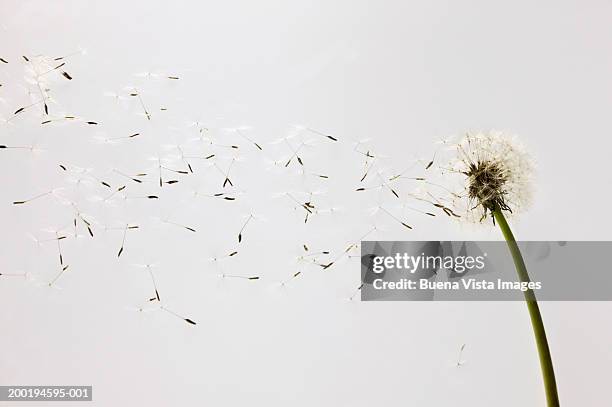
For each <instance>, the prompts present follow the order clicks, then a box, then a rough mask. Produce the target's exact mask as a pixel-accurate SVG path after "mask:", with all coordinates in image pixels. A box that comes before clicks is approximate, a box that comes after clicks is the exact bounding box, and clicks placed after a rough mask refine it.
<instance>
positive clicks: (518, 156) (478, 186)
mask: <svg viewBox="0 0 612 407" xmlns="http://www.w3.org/2000/svg"><path fill="white" fill-rule="evenodd" d="M453 149H454V150H455V152H456V157H455V158H454V159H453V161H451V165H450V166H449V168H448V170H449V172H450V173H451V174H452V175H456V176H459V177H462V179H463V191H462V192H458V193H453V194H452V197H451V200H452V202H453V204H454V208H453V209H454V210H455V212H457V213H459V214H462V216H463V217H464V218H465V220H468V221H471V222H477V223H480V222H482V221H484V220H485V219H486V218H487V217H488V216H491V215H492V212H493V211H494V210H495V209H499V210H502V211H505V212H508V213H509V214H512V215H516V214H518V213H520V212H521V211H523V210H524V209H526V208H527V207H528V206H529V203H530V201H531V195H532V191H531V179H532V174H533V163H532V159H531V157H530V156H529V154H528V153H527V152H526V151H525V149H524V148H523V146H522V145H521V144H520V142H519V141H518V140H517V139H516V138H515V137H513V136H509V135H507V134H504V133H502V132H499V131H489V132H478V133H467V134H465V136H463V137H462V138H461V139H460V140H459V141H458V142H457V143H456V144H454V146H453ZM449 175H450V174H449Z"/></svg>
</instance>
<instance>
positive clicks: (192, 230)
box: [162, 220, 196, 233]
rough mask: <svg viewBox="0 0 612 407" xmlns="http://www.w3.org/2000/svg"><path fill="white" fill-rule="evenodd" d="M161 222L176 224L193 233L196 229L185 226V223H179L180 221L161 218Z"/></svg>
mask: <svg viewBox="0 0 612 407" xmlns="http://www.w3.org/2000/svg"><path fill="white" fill-rule="evenodd" d="M162 222H163V223H167V224H169V225H173V226H178V227H180V228H183V229H186V230H188V231H190V232H194V233H195V232H196V230H195V229H194V228H192V227H190V226H185V225H182V224H180V223H175V222H170V221H169V220H162Z"/></svg>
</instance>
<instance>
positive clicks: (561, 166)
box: [0, 0, 612, 406]
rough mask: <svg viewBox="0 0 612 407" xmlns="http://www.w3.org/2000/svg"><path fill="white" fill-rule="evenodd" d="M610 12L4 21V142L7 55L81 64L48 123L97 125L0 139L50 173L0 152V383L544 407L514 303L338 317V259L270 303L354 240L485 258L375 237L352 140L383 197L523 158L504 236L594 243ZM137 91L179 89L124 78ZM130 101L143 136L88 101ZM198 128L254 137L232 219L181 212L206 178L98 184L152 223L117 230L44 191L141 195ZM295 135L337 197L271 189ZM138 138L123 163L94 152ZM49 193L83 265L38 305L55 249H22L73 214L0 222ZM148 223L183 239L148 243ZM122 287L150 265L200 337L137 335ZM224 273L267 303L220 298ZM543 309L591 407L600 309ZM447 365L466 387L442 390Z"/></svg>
mask: <svg viewBox="0 0 612 407" xmlns="http://www.w3.org/2000/svg"><path fill="white" fill-rule="evenodd" d="M611 12H612V5H611V4H610V3H609V2H605V1H594V0H590V1H584V2H578V1H555V2H553V1H540V2H528V1H515V2H511V3H509V2H498V1H493V2H492V1H463V2H453V1H446V2H445V1H411V2H408V1H382V2H374V1H370V2H368V1H333V2H330V1H327V2H323V1H311V2H287V1H258V2H250V1H225V2H210V1H202V2H197V3H196V2H192V3H186V2H178V1H174V2H150V1H148V2H147V1H138V2H136V1H134V2H119V1H105V2H98V3H96V4H94V3H93V2H82V1H74V2H70V1H55V2H42V1H40V2H36V1H6V0H5V1H3V2H2V3H1V4H0V23H1V27H0V57H2V58H5V59H6V60H8V61H9V64H3V65H0V83H2V84H3V87H1V88H0V98H1V99H2V100H3V102H2V103H1V104H0V109H1V110H0V116H2V117H4V118H5V119H8V118H10V117H11V116H12V113H13V112H14V111H15V110H16V109H17V108H18V107H20V106H23V105H25V104H27V103H28V101H29V100H30V98H29V97H28V95H27V94H26V92H25V90H24V88H23V87H21V86H22V85H25V82H24V66H25V64H24V61H23V60H21V59H20V56H21V55H30V56H32V55H36V54H43V55H48V56H60V55H64V54H67V53H71V52H73V51H76V50H78V49H79V47H83V48H85V49H87V53H86V54H85V55H76V56H73V57H71V58H70V59H69V60H68V63H67V66H66V70H67V71H69V72H70V74H71V75H72V76H73V77H74V80H73V81H70V82H68V81H65V80H63V79H62V78H61V77H58V78H56V79H54V81H53V83H54V86H53V87H52V88H53V90H52V92H51V93H52V95H53V97H54V99H55V100H56V102H57V103H56V104H52V105H50V109H51V113H52V115H53V114H54V113H57V112H66V113H70V114H75V115H78V116H81V117H85V118H87V119H88V120H96V121H98V122H99V123H100V124H99V125H98V126H87V125H85V124H83V123H68V124H65V125H57V126H56V125H51V126H47V127H44V126H41V125H40V121H41V120H43V119H42V114H41V109H40V107H39V108H33V109H29V110H28V111H27V112H24V113H23V114H22V115H21V116H20V117H18V118H16V119H14V120H11V121H10V122H9V124H3V125H2V127H0V142H1V143H2V144H7V145H25V144H29V143H33V142H35V143H37V145H39V146H40V148H42V149H44V151H43V152H41V153H39V154H31V153H30V152H29V151H21V150H10V151H9V150H5V151H1V152H0V168H1V170H2V172H1V173H2V181H3V182H2V191H1V192H0V198H1V199H0V207H1V208H2V209H1V213H2V221H3V222H2V223H3V227H2V229H1V230H0V267H1V269H0V272H1V273H18V272H28V273H29V275H30V278H29V279H28V280H24V279H21V278H9V277H0V298H1V300H0V301H1V302H0V303H1V305H2V312H1V313H0V318H1V319H0V325H1V326H2V328H3V332H2V335H0V349H1V350H2V351H1V352H2V353H1V357H0V383H1V384H41V385H43V384H56V385H59V384H80V385H89V384H91V385H93V386H94V399H95V402H94V403H89V404H87V405H92V404H94V405H100V406H111V405H112V406H134V405H147V406H169V405H183V406H191V405H203V404H204V405H216V406H225V405H228V406H229V405H241V404H246V403H249V404H251V405H266V406H269V405H304V406H306V405H337V406H368V405H387V406H396V405H397V406H399V405H412V406H447V405H458V406H490V405H498V406H517V405H530V406H532V405H533V406H535V405H543V404H544V395H543V388H542V384H541V375H540V371H539V365H538V361H537V354H536V350H535V344H534V341H533V336H532V333H531V327H530V324H529V319H528V315H527V311H526V307H525V306H524V304H522V303H360V302H359V301H356V300H354V301H349V297H350V296H351V295H353V294H354V291H355V289H356V286H357V285H358V281H359V277H358V263H357V262H356V259H347V258H346V257H344V258H342V259H341V261H339V262H338V264H337V265H335V266H334V267H332V268H330V269H328V270H327V271H325V272H324V271H322V270H321V268H320V267H318V266H311V267H308V266H307V267H305V268H304V269H303V271H304V272H303V274H302V275H301V276H300V277H299V278H296V279H291V280H290V281H289V282H288V283H287V284H285V285H284V286H282V285H281V284H279V282H280V281H284V280H287V279H288V278H289V277H290V276H291V275H292V274H293V273H294V272H296V271H297V270H298V268H297V267H298V266H297V263H296V261H295V258H296V257H297V256H299V255H300V254H301V253H302V252H303V250H302V249H301V247H302V244H304V243H307V244H309V245H310V246H311V247H312V248H313V250H315V249H316V250H324V249H328V250H332V251H333V253H332V257H333V256H335V255H340V254H341V253H342V251H343V250H344V248H345V247H346V246H347V245H348V244H349V243H350V242H353V241H355V240H356V239H358V238H359V237H360V236H361V235H362V234H364V233H365V232H366V231H367V230H369V228H370V227H371V225H372V224H376V225H377V226H380V227H381V228H382V229H384V230H383V231H377V232H376V233H374V234H372V235H370V236H369V237H370V238H376V239H381V240H393V239H401V240H410V239H417V240H418V239H434V240H444V239H453V238H454V239H479V238H480V239H499V238H501V236H500V235H499V233H498V231H497V230H495V229H492V228H491V229H478V230H473V229H470V228H464V227H460V226H458V225H456V224H453V223H451V222H450V221H449V219H448V218H446V217H443V216H437V217H436V218H428V217H423V216H416V215H417V214H416V213H412V214H411V213H410V212H408V214H409V215H410V217H411V218H410V222H411V223H412V224H413V225H414V226H415V229H414V230H413V231H407V230H406V229H405V228H402V227H401V226H399V225H398V224H397V223H394V222H393V221H392V220H391V221H390V219H389V218H385V217H384V216H381V215H380V214H379V215H376V216H374V217H372V216H370V215H369V214H368V208H370V207H372V206H374V205H376V204H377V202H379V203H380V201H377V199H379V197H377V196H376V195H375V194H374V193H371V194H364V195H360V194H359V193H356V192H355V191H354V189H355V188H356V187H358V186H359V178H360V177H361V175H362V168H361V166H362V165H363V156H360V155H359V154H358V153H356V152H354V151H353V146H354V140H360V139H364V138H370V139H371V140H370V142H369V144H368V147H367V148H372V149H373V150H375V151H376V152H377V153H380V154H382V155H385V156H387V157H388V158H387V159H386V160H384V165H385V166H387V167H388V168H390V171H391V170H393V169H396V170H402V169H404V168H406V167H409V165H408V164H409V163H412V161H411V160H412V159H413V158H414V157H415V156H417V157H422V158H423V159H424V160H425V161H427V160H428V159H429V157H430V156H431V154H432V153H433V151H434V142H435V141H436V140H437V139H439V138H440V137H446V136H449V135H453V134H458V133H460V132H462V131H465V130H470V129H489V128H498V129H502V130H507V131H510V132H513V133H517V134H519V135H520V136H521V137H522V139H523V141H524V142H525V144H527V146H528V147H529V149H530V150H531V151H532V153H533V155H534V157H535V158H536V160H537V164H538V172H537V182H536V196H535V201H534V205H533V207H532V209H531V210H530V211H529V212H528V213H526V214H525V215H524V216H522V217H521V219H520V222H518V223H517V224H516V225H515V234H516V235H517V236H518V237H519V238H520V239H523V240H529V239H531V240H608V239H610V234H609V232H608V229H609V226H610V221H609V217H608V208H607V205H608V202H609V200H610V192H609V190H608V186H609V185H610V175H609V150H610V142H609V138H610V134H612V123H611V122H610V119H609V117H610V111H611V108H612V103H611V102H612V80H611V78H612V76H611V75H610V72H612V53H611V52H610V51H611V50H610V46H609V44H610V41H611V40H612V38H611V37H612V28H611V27H612V26H611V25H610V24H609V21H610V15H611V14H610V13H611ZM145 71H149V72H161V73H165V74H173V75H178V76H180V78H181V79H180V80H179V81H170V80H165V79H164V78H161V79H158V80H156V79H147V78H142V77H138V76H135V75H134V74H136V73H139V72H145ZM129 85H133V86H137V87H138V88H139V89H140V90H141V93H142V95H143V100H145V102H146V103H147V104H148V105H149V110H151V112H152V120H151V121H147V120H146V118H144V117H143V116H142V115H140V114H139V113H140V110H139V109H140V107H139V105H138V104H137V102H136V101H135V100H134V99H133V98H132V99H128V100H127V101H126V103H125V106H120V105H117V104H116V103H115V102H114V101H113V99H112V98H109V97H106V96H104V93H105V92H107V91H114V92H123V93H125V92H126V91H125V87H126V86H129ZM34 99H36V98H34ZM160 106H165V107H167V108H168V111H167V112H163V113H162V112H160V111H159V107H160ZM195 121H199V122H202V123H205V124H207V125H209V126H211V128H215V129H217V131H218V134H219V135H220V136H219V137H223V136H224V135H226V136H227V134H228V132H226V131H223V130H222V128H226V127H235V126H243V125H245V126H250V127H251V129H249V130H246V131H247V132H248V134H249V137H252V138H253V139H256V140H258V142H260V144H262V146H263V147H264V151H263V152H258V151H257V150H255V149H253V146H252V145H249V144H248V143H247V142H245V141H244V140H240V143H241V146H240V153H239V155H240V157H241V158H242V159H243V161H241V162H239V163H238V164H236V167H235V175H234V181H236V183H239V186H240V187H241V188H242V189H244V190H245V191H246V192H245V194H244V196H243V198H244V199H239V200H238V201H237V202H235V205H234V206H231V205H229V204H228V203H227V202H223V201H220V200H214V199H206V198H193V196H192V195H193V191H194V190H195V189H199V188H202V190H203V191H207V192H209V193H213V192H217V190H221V185H220V184H221V182H222V179H220V178H219V176H220V175H219V173H218V172H215V171H216V170H215V169H214V168H210V167H206V165H204V164H201V163H198V164H197V165H196V164H194V166H196V167H197V168H194V169H195V170H196V171H195V172H196V174H194V175H190V176H183V177H181V178H180V179H181V182H180V183H179V184H177V185H174V186H170V187H164V188H162V191H160V190H159V188H158V187H157V186H156V184H155V182H156V179H155V176H152V177H151V178H149V179H148V182H147V183H145V184H144V185H143V186H136V185H133V184H131V183H130V182H129V180H128V181H126V180H122V179H121V177H119V176H117V175H114V176H112V177H111V176H109V179H110V180H111V182H112V183H113V185H117V184H120V183H127V184H126V185H128V188H129V190H130V191H132V190H133V191H134V192H133V193H134V194H138V193H149V192H151V193H158V194H160V199H159V201H156V202H150V201H127V202H119V203H117V204H116V205H115V206H105V205H101V204H100V203H95V202H92V201H91V200H90V199H91V198H92V197H93V196H94V195H104V194H106V192H105V191H104V190H103V188H100V186H99V185H97V184H95V185H94V184H91V185H84V186H81V187H79V188H78V189H75V186H74V185H73V184H70V179H71V177H70V175H67V174H66V173H64V172H62V171H61V170H60V169H59V167H58V164H59V163H64V164H70V165H74V166H79V167H88V168H93V169H94V171H95V174H97V175H99V176H102V174H109V170H110V169H112V168H120V169H124V170H125V171H126V172H139V171H143V170H148V171H151V168H154V165H155V162H152V161H148V160H147V158H149V157H151V156H157V155H158V154H162V155H168V154H170V153H171V152H169V151H168V150H167V149H165V148H164V147H163V145H165V144H175V143H177V142H178V143H183V142H186V140H188V139H190V138H193V137H197V131H196V128H195V127H193V126H190V123H193V122H195ZM294 124H304V125H307V126H310V127H313V128H315V129H319V130H323V131H327V132H331V133H333V134H334V135H335V136H336V137H337V138H338V139H339V140H340V141H339V142H338V143H333V142H328V141H326V140H324V139H321V140H318V142H317V145H316V146H315V147H312V148H309V149H306V150H305V152H304V157H303V158H304V161H305V163H306V164H307V167H308V166H310V165H312V167H313V168H312V169H313V171H314V170H317V171H323V172H326V173H329V174H330V175H335V177H333V176H332V178H330V181H329V184H324V183H321V182H320V181H316V182H314V181H313V180H312V179H309V178H307V177H304V176H302V175H300V174H297V173H296V169H297V168H298V167H297V166H296V165H295V163H293V164H292V165H291V166H290V167H289V168H288V169H284V168H276V169H272V170H267V169H266V167H268V166H269V161H270V160H277V159H282V158H287V150H286V149H285V150H283V145H282V144H281V145H272V144H270V142H271V141H273V140H275V139H278V138H280V137H283V136H286V135H287V134H289V132H290V131H291V126H292V125H294ZM134 132H141V133H142V137H140V138H137V139H134V140H133V141H129V142H125V143H120V144H117V145H107V144H95V143H94V142H93V141H94V138H95V137H96V136H103V137H118V136H122V135H126V134H131V133H134ZM266 160H268V161H266ZM219 163H220V165H221V166H223V168H225V167H226V165H227V161H222V160H221V158H220V161H219ZM417 172H418V171H417ZM168 177H170V175H169V174H168ZM313 184H314V185H313ZM56 186H63V187H66V188H68V190H67V192H66V191H65V192H64V193H63V196H64V197H69V198H70V199H73V200H75V201H78V203H79V207H80V208H82V209H81V210H83V211H84V212H86V213H89V214H91V216H92V218H95V219H96V220H97V221H98V222H99V224H96V226H95V227H94V232H95V237H94V239H90V238H89V237H82V238H79V239H76V240H75V239H67V240H66V241H65V242H64V243H63V251H64V256H65V258H66V262H67V263H69V264H70V269H69V270H70V272H67V273H66V275H64V276H63V277H62V278H61V280H59V281H58V284H57V285H58V286H60V287H61V288H62V289H61V290H60V289H54V288H49V287H47V286H45V284H46V282H48V281H49V280H50V279H51V278H52V277H53V276H54V275H55V273H56V272H57V267H58V265H57V262H58V261H57V252H56V247H55V246H54V245H53V243H52V244H42V245H41V247H37V245H36V244H35V243H34V242H33V241H32V240H31V239H29V238H28V234H32V235H35V236H37V237H38V238H41V239H42V238H45V237H47V238H48V237H50V236H52V235H50V234H49V233H48V232H45V231H44V229H46V228H50V227H51V228H58V227H61V226H64V225H65V224H68V223H70V222H71V221H72V216H73V211H72V209H71V208H70V206H66V205H62V204H61V203H60V202H58V201H57V200H54V199H53V198H50V197H47V198H42V199H41V200H37V201H33V202H31V203H30V204H28V205H25V206H13V205H12V204H11V202H12V201H15V200H19V199H23V198H27V197H30V196H34V195H36V194H37V193H40V192H44V191H45V190H49V189H50V188H53V187H56ZM308 188H314V189H322V190H325V191H326V194H323V195H321V196H320V198H316V201H315V203H316V204H319V202H321V204H322V205H323V206H325V205H327V206H334V207H342V208H344V211H339V212H337V213H334V214H327V215H325V214H320V215H317V216H313V217H312V219H311V220H309V222H308V224H304V222H303V213H302V212H303V211H301V210H300V209H299V208H298V209H293V206H294V205H293V204H292V203H291V202H290V201H288V200H285V199H283V198H274V197H273V196H274V193H278V192H283V191H288V190H292V191H300V190H302V191H303V190H306V189H308ZM401 190H402V191H409V190H410V184H405V185H404V186H403V187H402V188H401ZM402 197H403V198H405V195H403V196H402ZM387 198H389V199H387ZM384 199H385V202H392V199H393V197H392V196H390V197H385V198H384ZM390 208H392V209H393V210H394V211H395V210H397V211H399V209H397V208H395V207H393V206H390ZM252 211H256V212H257V213H261V214H262V218H265V219H257V220H256V221H253V222H252V223H251V224H250V227H249V229H247V232H246V233H245V235H244V241H243V242H242V243H240V245H238V244H237V241H236V234H237V230H238V229H239V228H240V225H241V224H242V222H243V221H244V219H245V218H244V216H248V214H249V213H251V212H252ZM395 213H399V212H395ZM160 216H161V217H166V216H172V220H174V221H176V222H182V223H188V224H189V225H190V226H193V227H195V228H196V229H197V230H198V232H197V233H195V234H191V233H190V232H188V231H185V230H182V229H180V228H174V227H172V226H170V225H160V224H159V222H157V221H155V219H154V218H155V217H160ZM120 222H133V223H138V224H140V225H142V228H141V229H140V230H137V231H134V232H133V233H132V232H130V233H129V234H128V237H127V241H126V242H127V243H126V248H125V252H124V254H122V256H121V258H120V259H117V257H116V253H117V250H118V247H119V245H120V241H121V232H120V231H107V232H105V231H104V230H103V227H102V226H100V225H102V224H104V225H115V226H116V225H117V224H121V223H120ZM84 232H85V231H84V230H80V234H84ZM234 249H237V250H238V251H239V254H238V255H236V256H235V257H234V258H232V259H229V260H227V261H224V262H223V263H222V265H221V266H215V264H213V263H212V262H210V261H209V260H208V259H209V258H210V257H212V256H223V255H225V254H227V253H229V252H231V251H232V250H234ZM140 263H156V264H157V267H156V268H155V269H154V272H155V273H156V277H157V280H158V281H157V282H158V286H159V290H160V294H161V296H162V299H163V300H164V303H166V304H167V306H168V308H171V309H172V310H174V311H176V312H178V313H181V314H184V315H185V316H187V317H189V318H192V319H194V320H195V321H197V323H198V325H197V326H195V327H194V326H190V325H187V324H185V323H183V322H182V321H180V320H179V319H176V318H174V317H172V316H171V315H169V314H167V313H164V312H163V311H153V312H138V311H136V310H134V307H138V306H139V305H140V304H142V303H143V302H146V299H147V298H148V297H150V294H151V288H150V285H151V282H150V280H149V277H148V276H147V274H146V272H145V271H144V270H142V269H140V268H137V267H134V264H140ZM223 272H225V273H227V274H232V273H233V274H241V275H259V276H261V279H260V280H259V281H244V280H237V279H227V278H226V279H222V278H220V277H219V274H220V273H223ZM602 272H604V270H602ZM541 307H542V312H543V316H544V320H545V323H546V327H547V330H548V335H549V340H550V345H551V348H552V352H553V356H554V362H555V367H556V372H557V375H558V387H559V394H560V397H561V400H562V403H563V405H564V406H604V405H607V404H608V403H609V391H608V387H609V383H608V377H609V364H610V361H611V360H612V351H611V347H610V343H611V339H612V329H611V328H610V326H611V325H610V316H609V315H610V311H612V306H611V305H610V304H608V303H544V304H542V306H541ZM464 343H465V344H466V348H465V352H464V354H463V359H464V360H465V361H466V363H465V364H464V365H463V366H461V367H459V368H458V367H456V366H455V364H456V361H457V357H458V351H459V347H460V346H461V344H464Z"/></svg>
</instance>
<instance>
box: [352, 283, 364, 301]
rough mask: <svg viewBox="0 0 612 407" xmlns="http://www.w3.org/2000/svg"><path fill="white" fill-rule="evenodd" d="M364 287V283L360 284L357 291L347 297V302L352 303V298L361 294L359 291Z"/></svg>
mask: <svg viewBox="0 0 612 407" xmlns="http://www.w3.org/2000/svg"><path fill="white" fill-rule="evenodd" d="M364 285H365V284H364V283H361V284H360V285H359V287H357V290H355V293H353V295H351V296H350V297H349V301H353V298H355V296H356V295H357V294H359V293H360V292H361V289H362V288H363V286H364Z"/></svg>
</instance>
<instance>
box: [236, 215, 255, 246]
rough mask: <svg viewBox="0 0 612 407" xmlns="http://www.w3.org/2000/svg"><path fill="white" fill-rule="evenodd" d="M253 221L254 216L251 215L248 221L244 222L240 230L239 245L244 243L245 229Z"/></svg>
mask: <svg viewBox="0 0 612 407" xmlns="http://www.w3.org/2000/svg"><path fill="white" fill-rule="evenodd" d="M251 219H253V215H252V214H251V215H249V217H248V219H247V220H246V222H244V224H243V225H242V227H241V228H240V232H238V243H240V242H242V232H244V228H246V226H247V225H248V224H249V222H250V221H251Z"/></svg>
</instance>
